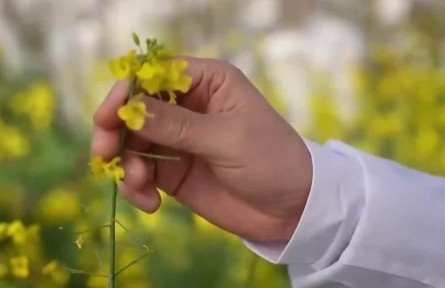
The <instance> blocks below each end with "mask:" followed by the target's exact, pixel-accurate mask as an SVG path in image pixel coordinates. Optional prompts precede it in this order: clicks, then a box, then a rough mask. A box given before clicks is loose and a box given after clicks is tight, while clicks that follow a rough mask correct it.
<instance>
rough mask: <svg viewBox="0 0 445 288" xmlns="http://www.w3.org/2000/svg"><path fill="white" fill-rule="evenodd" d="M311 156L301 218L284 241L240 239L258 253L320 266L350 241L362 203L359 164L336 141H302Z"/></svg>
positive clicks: (285, 261) (270, 258)
mask: <svg viewBox="0 0 445 288" xmlns="http://www.w3.org/2000/svg"><path fill="white" fill-rule="evenodd" d="M305 143H306V145H307V147H308V149H309V151H310V154H311V157H312V167H313V178H312V187H311V190H310V193H309V198H308V201H307V204H306V207H305V209H304V211H303V214H302V217H301V219H300V222H299V223H298V225H297V228H296V230H295V232H294V234H293V236H292V238H291V239H290V241H289V242H288V243H287V244H286V243H283V244H266V245H264V244H259V243H254V242H249V241H244V242H245V245H246V246H247V247H248V248H249V249H251V250H252V251H254V252H255V253H257V254H258V255H260V256H261V257H262V258H265V259H266V260H268V261H270V262H273V263H280V264H309V265H310V266H311V267H312V268H313V269H316V270H317V269H320V268H321V267H326V266H327V265H330V264H331V263H333V262H335V261H336V260H337V259H338V258H339V256H340V254H341V253H342V251H343V250H344V248H345V247H346V246H347V244H348V242H349V241H350V239H351V237H352V234H353V232H354V230H355V228H356V226H357V222H358V219H359V218H360V213H361V211H362V209H363V207H364V203H365V192H364V188H363V187H361V186H362V185H363V168H362V167H361V164H360V163H359V162H358V161H357V160H355V159H353V158H351V157H348V156H346V153H342V151H347V153H349V154H350V153H355V150H353V149H352V148H351V147H349V146H347V145H345V144H343V143H341V142H337V141H331V142H328V144H327V145H326V146H320V145H318V144H316V143H314V142H312V141H309V140H305Z"/></svg>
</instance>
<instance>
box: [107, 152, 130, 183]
mask: <svg viewBox="0 0 445 288" xmlns="http://www.w3.org/2000/svg"><path fill="white" fill-rule="evenodd" d="M120 162H121V157H114V158H113V159H112V160H111V161H110V162H108V163H106V164H105V165H104V170H105V174H106V175H107V176H108V177H109V178H111V179H113V180H114V181H115V182H118V181H120V180H122V179H123V178H124V176H125V171H124V169H123V168H122V167H121V166H120V165H119V163H120Z"/></svg>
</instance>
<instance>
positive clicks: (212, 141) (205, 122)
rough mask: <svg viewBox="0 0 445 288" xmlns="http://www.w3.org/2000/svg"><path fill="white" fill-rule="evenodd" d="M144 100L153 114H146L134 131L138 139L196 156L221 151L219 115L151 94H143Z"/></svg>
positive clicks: (223, 126) (222, 124) (223, 130)
mask: <svg viewBox="0 0 445 288" xmlns="http://www.w3.org/2000/svg"><path fill="white" fill-rule="evenodd" d="M144 102H145V104H146V106H147V111H148V112H149V113H151V114H153V116H152V117H147V119H146V121H145V123H144V126H143V128H142V129H141V130H139V131H134V133H135V134H138V135H139V136H140V137H141V138H143V139H145V140H147V141H149V142H152V143H155V144H158V145H163V146H167V147H171V148H174V149H177V150H181V151H184V152H189V153H193V154H199V155H207V156H212V155H218V154H219V153H220V151H223V147H224V146H223V145H224V143H223V142H224V139H223V138H225V137H224V135H226V133H225V130H227V128H225V126H226V125H224V121H223V119H222V118H223V116H222V114H200V113H197V112H193V111H191V110H188V109H187V108H184V107H181V106H178V105H170V104H168V103H166V102H162V101H159V100H156V99H154V98H152V97H144Z"/></svg>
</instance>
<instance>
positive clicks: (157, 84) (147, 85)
mask: <svg viewBox="0 0 445 288" xmlns="http://www.w3.org/2000/svg"><path fill="white" fill-rule="evenodd" d="M161 83H162V78H160V77H155V78H153V79H150V80H143V81H141V86H142V88H144V89H145V91H147V92H148V94H150V95H154V94H156V93H159V92H161Z"/></svg>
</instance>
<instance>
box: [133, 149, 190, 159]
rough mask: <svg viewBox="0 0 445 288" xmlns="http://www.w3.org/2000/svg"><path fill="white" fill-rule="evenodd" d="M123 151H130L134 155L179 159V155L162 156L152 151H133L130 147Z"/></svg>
mask: <svg viewBox="0 0 445 288" xmlns="http://www.w3.org/2000/svg"><path fill="white" fill-rule="evenodd" d="M125 151H127V152H128V153H131V154H135V155H139V156H143V157H147V158H151V159H158V160H173V161H179V160H181V158H180V157H179V156H164V155H159V154H153V153H143V152H138V151H134V150H130V149H126V150H125Z"/></svg>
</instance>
